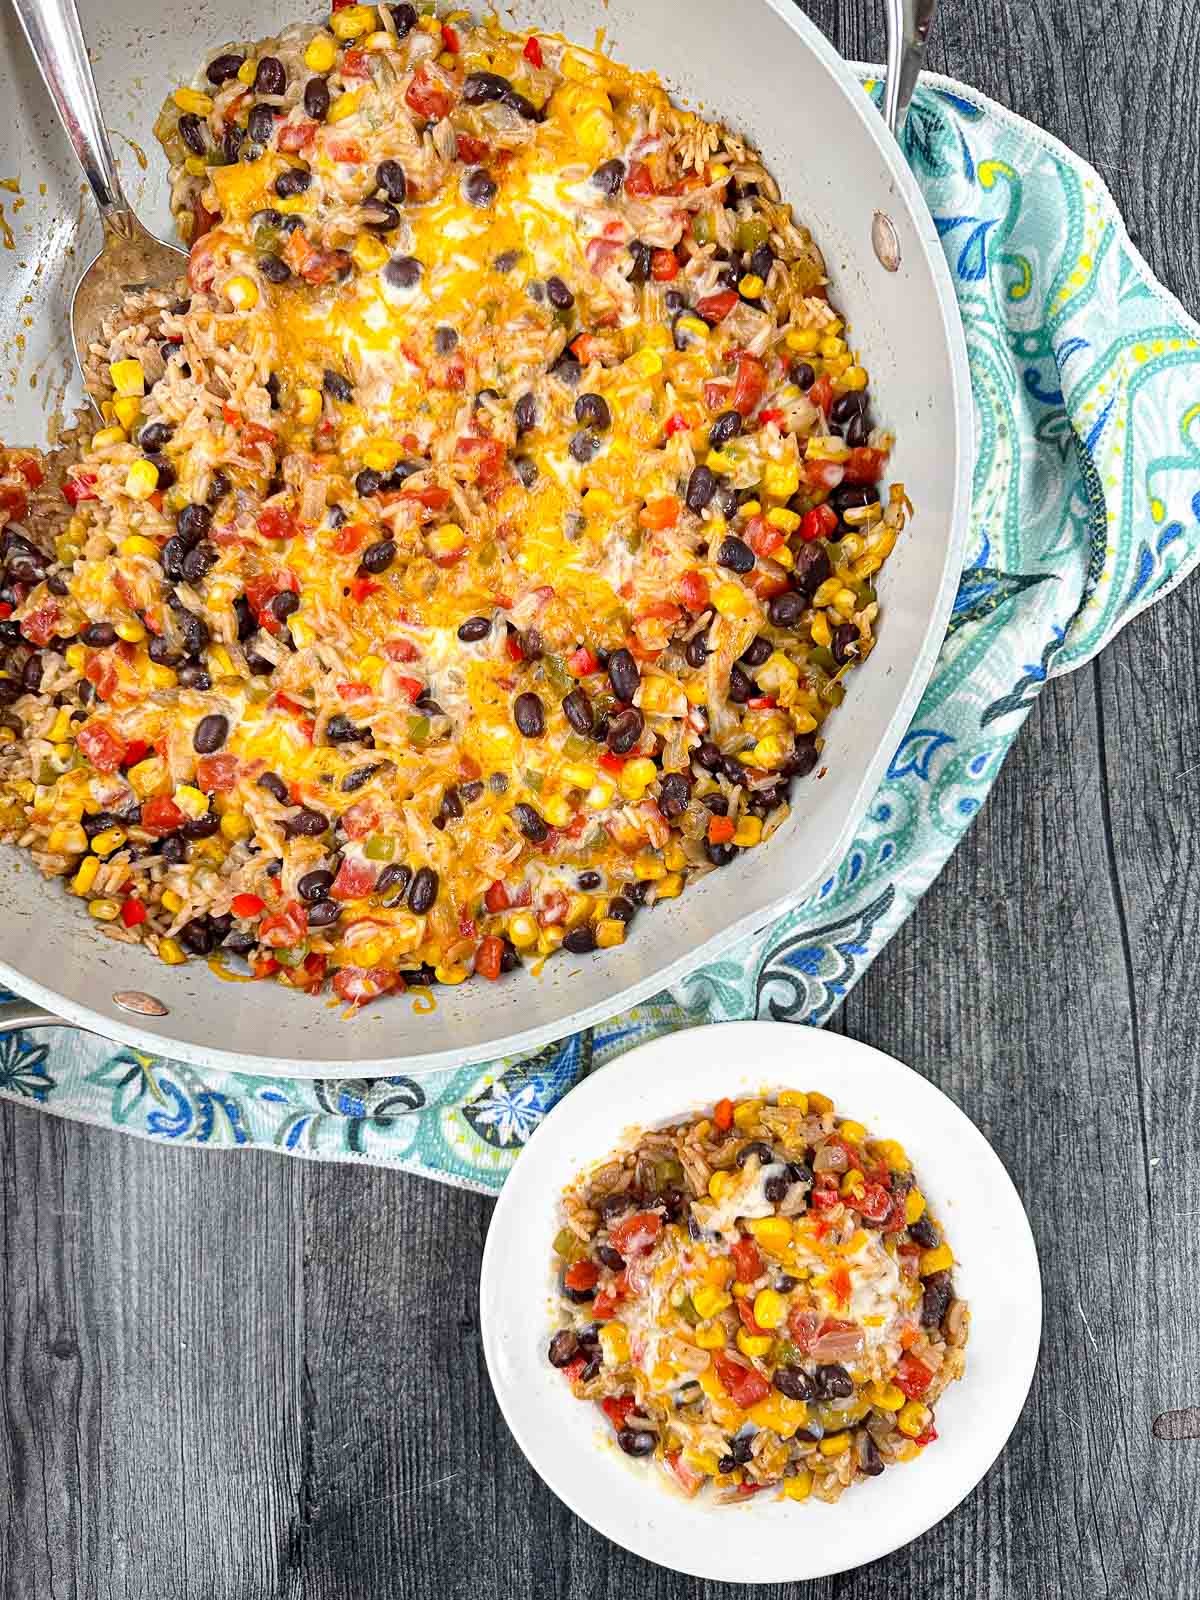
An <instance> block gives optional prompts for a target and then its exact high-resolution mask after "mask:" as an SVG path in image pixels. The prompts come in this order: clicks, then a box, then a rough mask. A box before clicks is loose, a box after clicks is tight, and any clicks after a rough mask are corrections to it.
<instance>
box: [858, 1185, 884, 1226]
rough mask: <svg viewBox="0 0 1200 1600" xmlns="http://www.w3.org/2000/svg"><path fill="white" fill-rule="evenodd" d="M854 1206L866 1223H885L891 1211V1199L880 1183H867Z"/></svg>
mask: <svg viewBox="0 0 1200 1600" xmlns="http://www.w3.org/2000/svg"><path fill="white" fill-rule="evenodd" d="M854 1205H855V1209H856V1210H858V1211H861V1212H862V1214H863V1216H864V1217H865V1218H866V1219H867V1221H868V1222H886V1221H887V1217H888V1213H889V1212H890V1211H891V1209H892V1197H891V1195H890V1194H889V1193H888V1192H887V1190H886V1189H885V1188H884V1187H883V1185H882V1184H881V1183H868V1184H867V1185H866V1186H865V1187H864V1189H863V1192H862V1194H860V1195H859V1197H858V1199H857V1200H856V1201H855V1202H854Z"/></svg>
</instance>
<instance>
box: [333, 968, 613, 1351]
mask: <svg viewBox="0 0 1200 1600" xmlns="http://www.w3.org/2000/svg"><path fill="white" fill-rule="evenodd" d="M335 983H336V980H335ZM587 1364H588V1358H587V1357H586V1356H576V1357H575V1359H574V1361H568V1362H567V1364H566V1366H565V1367H564V1368H563V1369H562V1375H563V1377H564V1378H565V1379H566V1380H567V1382H568V1383H578V1382H579V1379H580V1378H581V1377H582V1376H583V1369H584V1367H586V1366H587Z"/></svg>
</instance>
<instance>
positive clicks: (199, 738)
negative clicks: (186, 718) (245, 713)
mask: <svg viewBox="0 0 1200 1600" xmlns="http://www.w3.org/2000/svg"><path fill="white" fill-rule="evenodd" d="M228 737H229V718H228V717H223V716H222V715H221V713H220V712H219V711H214V712H213V713H212V714H211V715H210V716H207V717H201V718H200V721H199V722H198V723H197V724H196V731H195V733H194V734H193V735H192V749H193V750H195V751H197V752H198V753H199V754H200V755H202V756H210V755H212V753H213V751H214V750H219V749H220V748H221V746H222V745H223V744H224V743H225V741H226V739H228Z"/></svg>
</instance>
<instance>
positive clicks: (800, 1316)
mask: <svg viewBox="0 0 1200 1600" xmlns="http://www.w3.org/2000/svg"><path fill="white" fill-rule="evenodd" d="M787 1325H788V1332H789V1333H790V1334H791V1336H792V1343H793V1344H794V1345H795V1346H796V1349H797V1350H799V1351H800V1353H801V1355H807V1354H808V1352H809V1351H810V1350H811V1349H812V1347H813V1345H814V1344H815V1343H816V1339H817V1331H818V1329H819V1328H820V1326H821V1319H820V1317H819V1316H818V1315H817V1313H816V1312H815V1311H804V1310H802V1309H801V1307H800V1306H793V1307H792V1309H791V1311H790V1312H789V1313H788V1324H787Z"/></svg>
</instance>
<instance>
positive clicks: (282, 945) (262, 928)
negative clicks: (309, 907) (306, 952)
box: [258, 900, 308, 950]
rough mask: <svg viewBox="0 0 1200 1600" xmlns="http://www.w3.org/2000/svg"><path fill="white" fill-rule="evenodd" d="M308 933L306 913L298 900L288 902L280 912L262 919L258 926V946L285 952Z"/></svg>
mask: <svg viewBox="0 0 1200 1600" xmlns="http://www.w3.org/2000/svg"><path fill="white" fill-rule="evenodd" d="M307 932H308V912H307V911H306V910H305V908H304V907H303V906H302V905H301V904H300V902H299V901H298V900H289V901H288V903H287V905H286V906H285V907H284V909H283V910H282V911H277V912H276V913H275V915H274V916H271V917H264V918H263V919H262V921H261V922H260V923H259V925H258V939H259V943H260V944H265V945H268V946H269V947H270V948H271V949H273V950H286V949H287V948H288V947H289V946H291V945H294V944H299V943H300V941H301V940H302V939H303V938H304V936H305V934H306V933H307Z"/></svg>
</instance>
